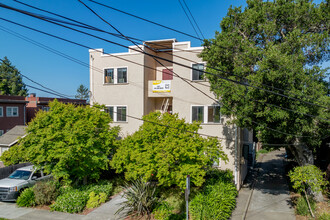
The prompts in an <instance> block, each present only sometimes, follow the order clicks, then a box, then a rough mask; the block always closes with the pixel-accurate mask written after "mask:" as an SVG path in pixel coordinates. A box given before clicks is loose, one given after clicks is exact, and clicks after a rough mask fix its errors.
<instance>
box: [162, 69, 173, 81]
mask: <svg viewBox="0 0 330 220" xmlns="http://www.w3.org/2000/svg"><path fill="white" fill-rule="evenodd" d="M162 73H163V80H173V69H163V70H162Z"/></svg>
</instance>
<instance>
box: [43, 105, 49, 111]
mask: <svg viewBox="0 0 330 220" xmlns="http://www.w3.org/2000/svg"><path fill="white" fill-rule="evenodd" d="M42 110H43V111H45V112H49V110H50V107H49V106H42Z"/></svg>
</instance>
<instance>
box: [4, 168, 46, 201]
mask: <svg viewBox="0 0 330 220" xmlns="http://www.w3.org/2000/svg"><path fill="white" fill-rule="evenodd" d="M48 178H50V175H44V173H43V172H42V170H39V169H34V167H33V166H26V167H21V168H19V169H17V170H15V171H14V172H13V173H12V174H10V175H9V177H7V178H5V179H2V180H0V201H16V199H17V197H18V195H19V193H20V192H22V191H23V190H24V189H25V188H28V187H31V186H33V185H34V184H36V182H37V181H40V180H44V179H48Z"/></svg>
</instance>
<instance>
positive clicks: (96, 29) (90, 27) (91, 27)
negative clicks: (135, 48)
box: [14, 0, 313, 98]
mask: <svg viewBox="0 0 330 220" xmlns="http://www.w3.org/2000/svg"><path fill="white" fill-rule="evenodd" d="M14 1H15V2H18V3H20V4H23V5H25V6H28V7H31V8H34V9H37V10H41V11H43V12H47V13H50V14H53V15H56V16H59V17H61V18H65V19H68V20H70V21H73V22H77V23H79V24H81V25H83V26H81V25H76V24H73V23H68V22H64V21H61V20H58V19H53V18H49V17H43V16H41V15H38V16H39V17H40V16H41V17H43V18H45V19H49V20H52V21H57V22H61V23H66V24H71V25H74V26H78V27H82V28H87V29H91V30H94V31H100V32H103V33H107V34H110V35H113V36H115V37H119V38H121V39H126V40H129V39H134V40H138V41H143V40H140V39H137V38H133V37H128V36H126V37H123V36H121V35H118V34H115V33H110V32H107V31H104V30H101V29H98V28H95V27H93V26H91V25H88V24H85V23H82V22H79V21H77V20H74V19H70V18H67V17H65V16H62V15H58V14H56V13H53V12H49V11H47V10H43V9H40V8H37V7H34V6H31V5H28V4H26V3H22V2H20V1H18V0H14ZM184 3H185V1H184ZM185 5H186V7H187V9H188V10H189V8H188V6H187V4H186V3H185ZM189 12H190V10H189ZM30 14H31V13H30ZM190 14H191V12H190ZM30 16H31V15H30ZM191 16H192V17H193V15H192V14H191ZM194 21H195V19H194ZM195 23H196V22H195ZM85 26H87V27H85ZM196 26H197V27H198V25H197V23H196ZM127 38H129V39H127ZM131 42H132V41H131ZM132 43H133V42H132ZM133 44H134V43H133ZM153 44H154V45H158V46H162V45H160V44H157V43H153ZM145 46H147V47H148V45H145ZM220 47H221V48H223V49H228V48H225V47H222V46H220ZM165 48H167V47H165ZM151 49H152V50H154V49H153V48H151ZM168 49H169V48H168ZM178 50H180V51H186V50H182V49H178ZM161 52H164V53H167V54H169V53H168V52H166V51H161ZM189 52H192V51H189ZM172 55H173V56H175V57H179V58H181V59H184V60H187V61H190V62H194V61H191V60H189V59H187V58H184V57H181V56H178V55H175V54H172ZM208 68H211V69H214V70H217V71H220V72H224V71H223V70H221V69H217V68H214V67H211V66H208ZM224 73H226V74H229V75H232V76H236V77H238V78H241V79H243V80H246V81H247V82H248V83H249V82H255V81H253V80H250V79H247V78H246V77H243V76H239V75H236V74H234V73H229V72H224ZM257 84H259V85H262V86H266V87H268V88H271V89H275V90H278V91H281V92H286V93H288V94H292V95H294V96H297V95H298V96H303V97H304V98H306V97H310V96H307V95H305V94H295V93H292V92H290V91H287V90H284V89H280V88H276V87H274V86H270V85H267V84H264V83H260V82H257ZM311 98H313V97H311Z"/></svg>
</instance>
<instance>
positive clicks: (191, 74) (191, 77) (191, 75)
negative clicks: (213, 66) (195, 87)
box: [190, 62, 206, 82]
mask: <svg viewBox="0 0 330 220" xmlns="http://www.w3.org/2000/svg"><path fill="white" fill-rule="evenodd" d="M193 64H204V69H203V70H204V71H205V69H206V62H194V63H192V62H191V63H190V67H191V69H190V79H191V81H192V82H204V81H205V77H204V79H201V80H193V68H192V66H193ZM204 74H205V73H204Z"/></svg>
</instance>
